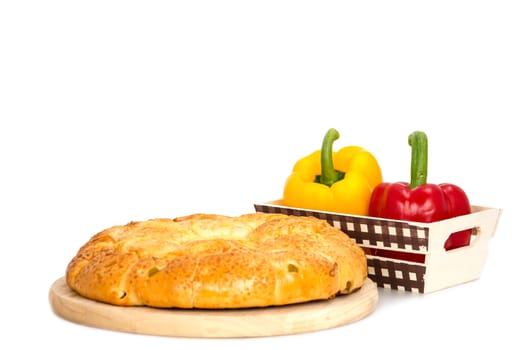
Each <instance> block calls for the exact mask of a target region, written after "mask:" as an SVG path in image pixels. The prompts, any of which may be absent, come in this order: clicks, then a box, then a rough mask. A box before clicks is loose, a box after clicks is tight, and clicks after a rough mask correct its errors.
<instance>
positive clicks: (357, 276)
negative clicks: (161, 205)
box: [66, 213, 367, 309]
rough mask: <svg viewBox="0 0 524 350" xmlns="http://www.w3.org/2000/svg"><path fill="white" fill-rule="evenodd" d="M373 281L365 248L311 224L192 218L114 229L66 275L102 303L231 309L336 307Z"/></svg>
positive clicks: (264, 218)
mask: <svg viewBox="0 0 524 350" xmlns="http://www.w3.org/2000/svg"><path fill="white" fill-rule="evenodd" d="M366 278H367V262H366V256H365V254H364V251H363V250H362V248H360V247H359V246H358V245H356V243H355V242H354V241H353V240H352V239H351V238H350V237H348V236H347V235H346V234H344V233H343V232H342V231H340V230H339V229H337V228H335V227H333V226H331V225H329V224H328V223H327V222H326V221H324V220H320V219H316V218H313V217H299V216H288V215H283V214H267V213H253V214H245V215H241V216H238V217H229V216H223V215H213V214H194V215H189V216H185V217H179V218H175V219H152V220H147V221H141V222H130V223H129V224H127V225H123V226H114V227H111V228H108V229H106V230H104V231H101V232H100V233H98V234H96V235H94V236H93V237H92V238H91V239H90V240H89V241H88V242H87V243H86V244H84V245H83V246H82V247H81V248H80V249H79V251H78V253H77V255H76V256H75V257H74V258H73V259H72V260H71V262H70V263H69V265H68V266H67V270H66V282H67V284H68V286H69V287H70V288H71V289H72V290H74V291H76V292H77V293H78V294H80V295H82V296H84V297H86V298H89V299H93V300H97V301H101V302H105V303H109V304H114V305H129V306H138V305H142V306H151V307H160V308H205V309H228V308H248V307H264V306H271V305H286V304H293V303H301V302H306V301H311V300H319V299H329V298H332V297H335V296H336V295H338V294H348V293H351V292H353V291H354V290H356V289H358V288H360V287H361V286H362V284H363V283H364V282H365V279H366Z"/></svg>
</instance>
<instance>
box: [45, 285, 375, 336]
mask: <svg viewBox="0 0 524 350" xmlns="http://www.w3.org/2000/svg"><path fill="white" fill-rule="evenodd" d="M49 302H50V304H51V307H52V309H53V311H54V312H55V313H56V314H57V315H58V316H60V317H62V318H64V319H66V320H69V321H72V322H75V323H78V324H82V325H85V326H91V327H96V328H102V329H108V330H114V331H120V332H127V333H139V334H148V335H159V336H178V337H199V338H238V337H262V336H274V335H285V334H297V333H304V332H311V331H316V330H321V329H328V328H334V327H338V326H342V325H346V324H350V323H353V322H356V321H358V320H361V319H362V318H364V317H366V316H367V315H369V314H370V313H371V312H373V310H375V308H376V305H377V303H378V290H377V286H376V284H375V283H374V282H373V281H371V280H370V279H367V280H366V282H365V283H364V285H363V286H362V287H361V288H360V289H359V290H358V291H356V292H354V293H352V294H350V295H343V296H339V297H336V298H334V299H330V300H325V301H314V302H308V303H303V304H295V305H286V306H278V307H266V308H251V309H244V310H242V309H236V310H196V309H193V310H184V309H156V308H150V307H140V306H133V307H128V306H114V305H109V304H105V303H100V302H97V301H93V300H89V299H86V298H84V297H82V296H80V295H78V294H77V293H75V292H74V291H72V290H71V289H70V288H69V287H68V286H67V284H66V283H65V278H64V277H62V278H59V279H58V280H56V281H55V282H54V283H53V285H52V286H51V288H50V290H49Z"/></svg>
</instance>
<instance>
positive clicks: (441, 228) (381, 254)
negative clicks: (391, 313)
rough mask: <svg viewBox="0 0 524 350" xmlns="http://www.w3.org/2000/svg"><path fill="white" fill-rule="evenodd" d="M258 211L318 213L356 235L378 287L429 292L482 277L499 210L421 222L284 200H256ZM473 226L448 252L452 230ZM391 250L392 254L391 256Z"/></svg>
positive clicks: (478, 208)
mask: <svg viewBox="0 0 524 350" xmlns="http://www.w3.org/2000/svg"><path fill="white" fill-rule="evenodd" d="M254 206H255V210H256V211H257V212H265V213H282V214H288V215H299V216H314V217H317V218H320V219H324V220H326V221H327V222H329V223H330V224H331V225H333V226H335V227H337V228H339V229H341V230H342V231H343V232H344V233H346V234H347V235H349V236H350V237H351V238H353V239H354V240H355V241H356V242H357V244H358V245H360V246H361V247H362V248H363V249H364V250H365V251H366V256H367V262H368V275H369V278H370V279H371V280H373V281H375V283H377V286H378V287H382V288H389V289H394V290H399V291H405V292H412V293H430V292H434V291H437V290H440V289H444V288H448V287H451V286H455V285H458V284H461V283H465V282H468V281H472V280H475V279H478V278H479V277H480V275H481V272H482V269H483V267H484V264H485V262H486V258H487V254H488V248H489V242H490V239H491V238H492V237H493V235H494V233H495V230H496V227H497V224H498V220H499V218H500V215H501V213H502V210H501V209H497V208H489V207H481V206H472V207H471V209H472V213H471V214H469V215H463V216H459V217H455V218H451V219H447V220H442V221H437V222H432V223H420V222H412V221H401V220H389V219H381V218H376V217H369V216H358V215H347V214H340V213H333V212H324V211H316V210H308V209H301V208H294V207H288V206H284V205H282V204H281V200H275V201H270V202H262V203H255V204H254ZM466 229H472V230H473V235H472V239H471V243H470V245H468V246H466V247H461V248H457V249H453V250H448V251H446V250H445V249H444V242H445V241H446V240H447V238H448V237H449V235H450V234H452V233H454V232H458V231H462V230H466ZM392 254H393V257H392Z"/></svg>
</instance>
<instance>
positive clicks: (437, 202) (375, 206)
mask: <svg viewBox="0 0 524 350" xmlns="http://www.w3.org/2000/svg"><path fill="white" fill-rule="evenodd" d="M408 143H409V145H410V146H411V182H410V183H407V182H396V183H385V182H384V183H381V184H379V185H378V186H376V187H375V189H374V190H373V193H372V195H371V200H370V205H369V215H370V216H375V217H382V218H386V219H395V220H407V221H415V222H426V223H427V222H434V221H439V220H444V219H448V218H452V217H456V216H459V215H466V214H470V213H471V207H470V203H469V200H468V197H467V195H466V193H465V192H464V191H463V190H462V189H461V188H460V187H458V186H456V185H453V184H449V183H444V184H440V185H436V184H428V183H426V179H427V168H428V140H427V136H426V134H425V133H424V132H422V131H415V132H413V133H411V134H410V135H409V138H408ZM471 233H472V230H464V231H460V232H455V233H453V234H451V235H450V237H449V238H448V239H447V240H446V242H445V245H444V248H445V249H446V250H450V249H455V248H458V247H462V246H467V245H469V244H470V240H471ZM377 254H378V253H377ZM378 255H382V254H378ZM388 255H389V256H390V257H396V258H402V259H404V260H411V261H423V255H421V254H416V255H421V256H419V257H414V255H415V254H409V253H400V252H391V254H388ZM410 255H411V257H410Z"/></svg>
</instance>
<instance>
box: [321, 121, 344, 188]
mask: <svg viewBox="0 0 524 350" xmlns="http://www.w3.org/2000/svg"><path fill="white" fill-rule="evenodd" d="M339 137H340V134H339V133H338V131H337V130H336V129H333V128H331V129H329V130H328V131H327V133H326V135H325V136H324V140H323V141H322V148H321V150H320V167H321V169H322V173H321V174H320V175H317V177H316V179H315V182H318V183H321V184H323V185H326V186H329V187H331V185H333V184H334V183H335V182H337V181H339V180H341V179H343V178H344V175H345V174H344V173H343V172H341V171H338V170H336V169H335V167H334V165H333V143H334V142H335V141H336V140H337V139H338V138H339Z"/></svg>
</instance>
